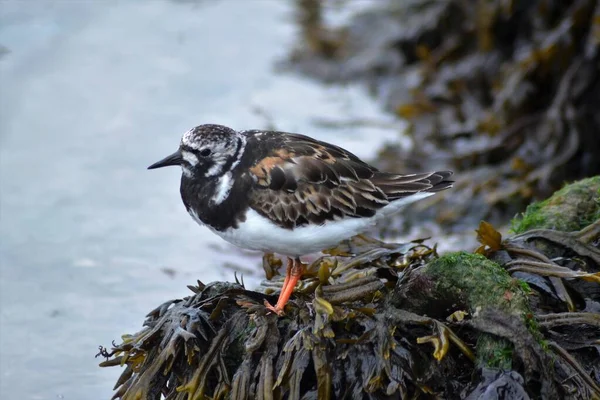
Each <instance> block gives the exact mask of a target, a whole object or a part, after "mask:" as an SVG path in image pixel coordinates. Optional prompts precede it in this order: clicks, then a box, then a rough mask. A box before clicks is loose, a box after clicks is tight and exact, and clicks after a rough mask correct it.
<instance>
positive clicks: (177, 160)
mask: <svg viewBox="0 0 600 400" xmlns="http://www.w3.org/2000/svg"><path fill="white" fill-rule="evenodd" d="M182 160H183V159H182V158H181V152H180V151H179V150H177V151H176V152H175V153H173V154H171V155H170V156H166V157H165V158H163V159H162V160H160V161H158V162H155V163H154V164H152V165H151V166H149V167H148V169H156V168H162V167H168V166H171V165H181V161H182Z"/></svg>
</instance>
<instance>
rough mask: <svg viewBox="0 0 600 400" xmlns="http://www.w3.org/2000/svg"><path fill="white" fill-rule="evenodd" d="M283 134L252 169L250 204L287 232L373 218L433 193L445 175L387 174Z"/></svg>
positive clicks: (321, 145)
mask: <svg viewBox="0 0 600 400" xmlns="http://www.w3.org/2000/svg"><path fill="white" fill-rule="evenodd" d="M282 135H283V136H280V140H281V139H283V140H282V141H281V143H280V146H277V148H276V149H274V150H272V151H270V152H269V154H268V155H267V156H266V157H264V158H262V159H261V160H260V161H259V162H258V163H256V164H254V165H253V166H252V167H251V168H250V176H251V178H252V180H253V182H254V186H253V188H252V189H251V190H250V193H249V201H250V204H249V205H250V207H252V208H253V209H254V210H256V211H257V212H258V213H259V214H261V215H262V216H264V217H267V218H269V219H270V220H271V221H273V222H275V223H276V224H278V225H280V226H282V227H285V228H288V229H292V228H294V227H296V226H302V225H305V224H307V223H316V224H322V223H324V222H326V221H330V220H337V219H342V218H345V217H371V216H373V215H375V213H376V211H377V210H378V209H380V208H382V207H385V206H386V205H388V204H389V202H390V201H393V200H395V199H398V198H401V197H404V196H406V195H409V194H413V193H415V192H418V191H422V190H428V191H434V188H436V187H439V184H440V183H441V182H444V181H445V179H446V178H447V177H448V176H449V174H447V173H445V172H441V173H427V174H418V175H406V176H403V175H395V174H387V173H383V172H379V171H378V170H377V169H376V168H374V167H371V166H369V165H368V164H366V163H365V162H363V161H361V160H360V159H359V158H358V157H356V156H355V155H353V154H352V153H349V152H348V151H346V150H344V149H342V148H340V147H337V146H333V145H330V144H328V143H324V142H320V141H317V140H314V139H312V138H309V137H306V136H302V135H294V134H282ZM436 185H438V186H436ZM439 190H441V189H439Z"/></svg>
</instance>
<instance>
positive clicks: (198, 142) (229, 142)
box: [148, 124, 245, 178]
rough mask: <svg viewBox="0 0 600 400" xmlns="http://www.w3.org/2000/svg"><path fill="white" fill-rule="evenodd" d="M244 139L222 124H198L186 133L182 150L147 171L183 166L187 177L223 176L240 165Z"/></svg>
mask: <svg viewBox="0 0 600 400" xmlns="http://www.w3.org/2000/svg"><path fill="white" fill-rule="evenodd" d="M244 145H245V139H244V136H243V135H241V134H240V133H238V132H236V131H234V130H233V129H231V128H228V127H226V126H223V125H211V124H207V125H199V126H197V127H195V128H193V129H190V130H189V131H187V132H186V133H184V134H183V137H182V138H181V143H180V145H179V149H178V150H177V151H176V152H175V153H173V154H171V155H169V156H167V157H165V158H163V159H162V160H160V161H158V162H156V163H154V164H152V165H151V166H149V167H148V169H155V168H162V167H168V166H171V165H180V166H181V168H182V170H183V174H184V175H186V176H188V177H205V178H208V177H212V176H220V175H223V174H225V173H227V172H228V171H230V170H231V169H233V167H235V165H237V163H238V162H239V160H240V158H241V156H242V153H243V150H244Z"/></svg>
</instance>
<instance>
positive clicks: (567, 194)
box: [511, 176, 600, 233]
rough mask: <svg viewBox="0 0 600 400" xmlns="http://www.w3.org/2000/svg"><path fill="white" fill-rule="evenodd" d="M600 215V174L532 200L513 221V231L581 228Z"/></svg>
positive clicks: (569, 230) (566, 230)
mask: <svg viewBox="0 0 600 400" xmlns="http://www.w3.org/2000/svg"><path fill="white" fill-rule="evenodd" d="M598 219H600V176H594V177H592V178H587V179H583V180H580V181H577V182H574V183H571V184H570V185H566V186H565V187H563V188H562V189H560V190H559V191H557V192H556V193H554V194H553V195H552V196H551V197H550V198H548V199H546V200H544V201H540V202H538V203H533V204H531V205H529V206H528V207H527V210H526V211H525V212H524V213H523V214H521V215H519V216H517V217H515V218H514V219H513V220H512V221H511V229H512V231H513V232H514V233H523V232H526V231H528V230H531V229H555V230H559V231H563V232H572V231H579V230H581V229H583V228H585V227H586V226H588V225H589V224H591V223H592V222H594V221H597V220H598Z"/></svg>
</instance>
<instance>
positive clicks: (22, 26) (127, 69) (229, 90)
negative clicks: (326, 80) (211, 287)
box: [0, 0, 397, 400]
mask: <svg viewBox="0 0 600 400" xmlns="http://www.w3.org/2000/svg"><path fill="white" fill-rule="evenodd" d="M293 18H294V9H293V3H291V2H289V3H286V2H281V1H234V0H228V1H176V2H175V1H166V0H151V1H150V0H149V1H134V0H130V1H125V0H123V1H118V2H117V1H93V0H88V1H84V0H79V1H76V0H72V1H51V0H37V1H36V0H27V1H0V46H1V48H0V50H1V53H2V55H1V56H0V79H1V81H0V87H1V89H0V90H1V92H0V105H1V107H0V318H1V319H0V398H2V399H76V400H87V399H107V398H110V396H111V394H112V390H111V389H112V384H113V383H114V381H115V379H116V377H117V375H118V374H119V373H120V372H121V371H120V370H119V369H118V368H110V369H100V368H98V367H97V363H98V361H99V360H98V359H94V357H93V356H94V354H95V352H96V349H97V346H98V345H99V344H103V345H110V342H111V340H113V339H118V338H119V336H120V335H121V334H123V333H126V332H133V331H135V330H138V329H139V328H140V326H141V323H142V320H143V316H144V315H145V314H146V313H147V312H148V311H149V310H151V309H152V308H154V307H155V306H156V305H158V304H159V303H161V302H163V301H165V300H168V299H171V298H176V297H181V296H185V295H187V294H189V293H190V292H188V291H187V289H186V287H185V286H186V285H187V284H190V283H193V282H194V281H195V279H201V280H202V281H204V282H209V281H212V280H232V279H233V269H231V268H230V267H229V268H228V267H224V265H225V264H237V265H239V266H240V270H248V269H249V270H256V271H258V272H260V268H259V260H260V255H258V254H254V253H243V252H241V251H239V250H237V249H235V248H234V247H233V246H230V245H228V244H227V243H224V242H222V241H221V240H220V239H219V238H217V237H215V236H213V235H212V234H211V233H210V232H209V231H208V230H207V229H205V228H200V227H198V226H197V225H196V224H195V223H194V222H193V221H192V219H191V218H190V217H189V216H188V215H187V214H186V212H185V210H184V208H183V205H182V204H181V201H180V198H179V193H178V190H179V175H180V171H178V170H177V169H175V168H171V169H164V170H158V171H147V170H146V169H145V168H146V166H147V165H149V164H151V163H152V162H154V161H156V160H158V159H159V158H162V157H163V156H165V155H167V154H169V153H171V152H172V151H173V150H174V149H175V148H176V146H177V144H178V141H179V137H180V135H181V133H182V132H184V131H185V130H187V129H189V128H190V127H192V126H194V125H197V124H200V123H208V122H212V123H222V124H226V125H230V126H232V127H234V128H237V129H248V128H264V127H267V126H268V125H269V124H271V123H272V124H274V125H275V126H276V127H277V128H279V129H283V130H288V131H297V132H303V133H307V134H309V135H313V136H316V137H319V138H321V139H324V140H329V141H336V142H337V143H339V144H342V145H343V146H344V147H347V148H348V149H350V150H351V151H354V152H356V153H357V154H358V155H359V156H363V157H370V156H373V155H374V152H375V150H376V149H377V148H378V147H379V146H380V145H381V144H382V142H383V141H385V140H391V139H394V138H396V135H397V133H396V132H395V131H394V130H391V129H389V130H385V129H377V128H364V127H358V126H354V127H353V126H349V127H346V128H343V129H329V130H328V129H325V128H324V127H322V126H320V125H318V124H317V123H316V122H315V121H316V120H317V119H331V120H334V121H335V120H339V121H346V120H350V119H376V120H378V121H380V122H381V121H383V122H386V121H387V122H389V118H390V117H389V116H385V115H384V114H382V112H381V111H380V110H378V109H377V107H376V106H375V105H374V104H373V103H372V102H371V100H370V99H369V98H368V97H367V95H366V94H365V93H363V92H362V91H361V90H359V89H357V88H354V87H347V88H339V87H338V88H328V87H324V86H322V85H319V84H317V83H315V82H311V81H306V80H303V79H301V78H299V77H295V76H286V75H281V74H276V73H275V72H274V68H273V66H274V64H275V63H276V62H277V60H279V59H281V58H282V57H284V56H285V54H286V51H287V50H288V49H289V48H290V45H291V44H292V43H293V40H294V35H295V34H296V32H295V30H296V28H295V25H294V23H293ZM257 110H260V112H257ZM265 115H267V116H269V117H265ZM259 276H260V273H257V274H256V275H254V277H252V275H251V274H250V276H249V275H248V273H246V278H247V279H246V280H247V282H248V281H250V283H253V282H256V279H258V277H259Z"/></svg>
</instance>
